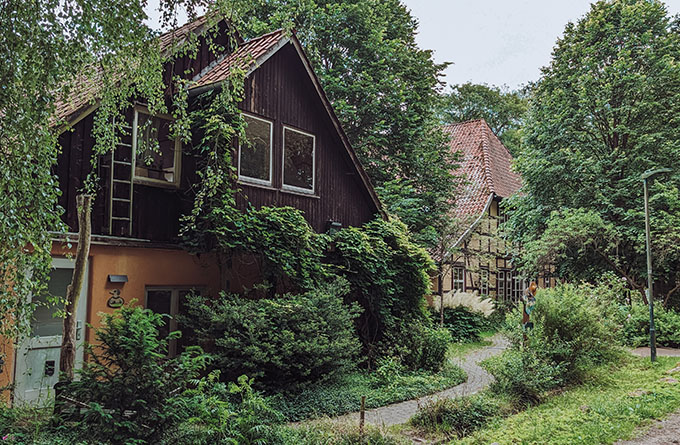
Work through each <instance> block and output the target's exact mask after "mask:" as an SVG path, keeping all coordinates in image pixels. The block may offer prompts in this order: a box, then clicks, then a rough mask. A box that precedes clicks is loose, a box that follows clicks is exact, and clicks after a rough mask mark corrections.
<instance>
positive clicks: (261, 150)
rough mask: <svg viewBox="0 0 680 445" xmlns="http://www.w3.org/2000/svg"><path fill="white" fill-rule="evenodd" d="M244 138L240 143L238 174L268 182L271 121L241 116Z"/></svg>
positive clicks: (269, 178)
mask: <svg viewBox="0 0 680 445" xmlns="http://www.w3.org/2000/svg"><path fill="white" fill-rule="evenodd" d="M243 118H244V119H245V121H246V124H247V127H246V139H247V141H246V142H245V143H242V144H241V150H240V161H239V175H241V176H244V177H247V178H252V179H259V180H262V181H267V182H269V181H270V180H271V177H270V167H271V123H269V122H266V121H263V120H260V119H254V118H252V117H250V116H243Z"/></svg>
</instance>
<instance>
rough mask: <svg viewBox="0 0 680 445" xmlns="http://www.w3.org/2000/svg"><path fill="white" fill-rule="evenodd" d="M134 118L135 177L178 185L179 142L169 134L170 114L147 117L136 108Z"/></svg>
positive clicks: (156, 183)
mask: <svg viewBox="0 0 680 445" xmlns="http://www.w3.org/2000/svg"><path fill="white" fill-rule="evenodd" d="M134 119H135V120H134V124H133V132H134V135H133V139H132V145H133V148H134V151H135V180H136V181H137V182H144V183H149V184H155V185H171V186H175V187H176V186H179V174H180V170H179V168H180V160H181V142H180V140H179V138H171V137H170V125H171V124H172V119H171V118H170V116H151V115H150V114H148V113H147V112H146V110H143V109H139V108H138V109H135V118H134Z"/></svg>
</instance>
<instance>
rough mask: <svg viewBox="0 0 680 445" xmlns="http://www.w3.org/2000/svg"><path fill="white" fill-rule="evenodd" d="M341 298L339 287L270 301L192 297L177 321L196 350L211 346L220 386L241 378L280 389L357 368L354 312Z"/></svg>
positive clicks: (336, 284) (343, 288)
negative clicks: (195, 341)
mask: <svg viewBox="0 0 680 445" xmlns="http://www.w3.org/2000/svg"><path fill="white" fill-rule="evenodd" d="M345 293H346V285H345V284H343V283H342V282H341V281H338V282H334V283H331V284H326V285H323V286H322V287H320V288H319V289H316V290H311V291H309V292H306V293H304V294H301V295H295V294H286V295H281V296H277V297H275V298H272V299H268V298H264V299H260V300H250V299H245V298H242V297H240V296H237V295H231V294H222V295H221V297H220V298H219V299H216V300H209V299H205V298H203V297H200V296H191V297H189V298H188V301H187V314H188V315H187V316H186V317H180V319H181V320H182V322H183V324H185V325H186V326H189V327H191V328H192V329H193V331H194V332H195V334H194V335H195V336H196V338H197V339H198V341H199V342H200V343H201V344H210V343H212V345H211V346H210V351H209V353H210V356H211V357H212V359H213V361H212V366H214V367H215V368H216V369H219V370H220V371H221V373H222V377H223V378H224V379H225V380H227V381H231V380H234V379H236V378H238V377H239V376H241V375H243V374H246V375H248V376H250V377H254V378H255V379H256V382H257V383H259V384H262V385H274V384H275V385H276V386H279V387H280V386H284V385H286V384H291V383H295V382H298V383H299V382H305V381H313V380H317V379H320V378H322V377H330V376H332V375H333V374H334V373H337V372H339V371H342V370H345V369H347V368H351V367H353V366H355V365H356V363H355V358H356V355H357V353H358V351H359V347H360V346H359V342H358V340H357V338H356V335H355V332H354V326H353V319H354V318H355V316H356V313H357V310H356V308H354V307H352V306H347V305H345V304H343V301H342V296H343V295H344V294H345ZM206 347H207V346H206Z"/></svg>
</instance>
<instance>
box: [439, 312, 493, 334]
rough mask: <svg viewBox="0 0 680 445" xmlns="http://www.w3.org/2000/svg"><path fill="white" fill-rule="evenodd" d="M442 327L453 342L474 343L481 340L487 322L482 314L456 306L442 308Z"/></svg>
mask: <svg viewBox="0 0 680 445" xmlns="http://www.w3.org/2000/svg"><path fill="white" fill-rule="evenodd" d="M444 327H445V328H447V329H448V330H449V332H451V338H452V340H453V341H455V342H475V341H479V340H481V338H482V332H483V331H484V329H485V328H486V327H487V322H486V320H485V318H484V315H483V314H480V313H478V312H472V311H471V310H470V309H468V308H466V307H464V306H458V307H453V308H444Z"/></svg>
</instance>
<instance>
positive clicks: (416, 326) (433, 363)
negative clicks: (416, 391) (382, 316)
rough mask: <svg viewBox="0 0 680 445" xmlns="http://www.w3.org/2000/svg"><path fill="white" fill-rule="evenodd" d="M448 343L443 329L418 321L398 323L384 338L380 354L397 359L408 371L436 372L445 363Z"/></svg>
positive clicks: (449, 341)
mask: <svg viewBox="0 0 680 445" xmlns="http://www.w3.org/2000/svg"><path fill="white" fill-rule="evenodd" d="M451 342H452V340H451V333H450V332H449V330H448V329H446V328H438V327H433V326H431V323H424V322H419V321H415V322H411V323H406V322H402V323H399V324H398V325H397V328H396V329H395V330H391V331H389V332H387V333H386V334H385V340H384V341H383V342H382V343H381V345H380V350H381V351H383V354H384V355H390V356H396V357H399V360H400V361H401V362H402V363H403V364H404V366H406V367H407V368H408V369H411V370H417V369H424V370H431V371H437V370H439V369H440V368H441V367H442V366H443V365H444V363H445V362H446V352H447V351H448V348H449V345H450V344H451Z"/></svg>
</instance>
